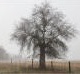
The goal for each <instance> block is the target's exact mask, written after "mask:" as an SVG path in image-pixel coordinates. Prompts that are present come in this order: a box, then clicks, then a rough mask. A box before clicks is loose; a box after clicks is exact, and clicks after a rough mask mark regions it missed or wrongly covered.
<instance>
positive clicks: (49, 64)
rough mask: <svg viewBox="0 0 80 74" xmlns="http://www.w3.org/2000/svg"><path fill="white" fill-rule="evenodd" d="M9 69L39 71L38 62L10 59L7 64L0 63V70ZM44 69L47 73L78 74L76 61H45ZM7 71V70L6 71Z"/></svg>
mask: <svg viewBox="0 0 80 74" xmlns="http://www.w3.org/2000/svg"><path fill="white" fill-rule="evenodd" d="M7 68H8V69H10V70H15V71H18V70H24V71H26V70H27V69H28V70H29V69H30V70H31V69H39V61H36V60H33V59H32V60H29V61H27V60H24V61H22V60H19V61H14V60H12V59H11V61H9V62H7V63H6V62H5V63H0V70H3V71H4V69H5V70H6V69H7ZM46 69H47V70H49V71H54V72H69V73H73V72H80V62H78V61H55V60H54V61H46ZM8 71H9V70H8Z"/></svg>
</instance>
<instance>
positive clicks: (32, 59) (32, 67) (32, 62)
mask: <svg viewBox="0 0 80 74" xmlns="http://www.w3.org/2000/svg"><path fill="white" fill-rule="evenodd" d="M32 68H33V59H32Z"/></svg>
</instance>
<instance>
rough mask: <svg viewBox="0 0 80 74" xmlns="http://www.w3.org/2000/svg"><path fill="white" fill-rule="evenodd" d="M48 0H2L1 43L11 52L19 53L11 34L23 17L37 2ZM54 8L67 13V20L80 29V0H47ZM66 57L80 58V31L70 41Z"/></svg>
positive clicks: (0, 19) (0, 7)
mask: <svg viewBox="0 0 80 74" xmlns="http://www.w3.org/2000/svg"><path fill="white" fill-rule="evenodd" d="M45 1H46V0H0V45H1V46H3V47H4V48H5V50H6V52H7V53H9V54H12V55H13V54H15V55H16V54H19V49H20V47H19V45H17V44H16V42H14V41H11V40H10V37H11V34H12V33H13V32H14V28H15V25H16V24H17V23H19V22H20V20H21V18H28V17H30V15H31V13H32V10H33V8H34V7H35V4H37V5H40V4H41V3H42V2H45ZM47 2H49V3H50V4H51V6H52V7H53V8H57V9H58V10H59V11H61V12H63V13H64V14H65V15H66V18H67V20H68V21H69V22H70V23H71V24H72V25H73V26H74V27H75V28H76V29H77V30H78V31H80V0H47ZM67 45H68V48H69V50H68V52H67V57H66V59H69V60H80V33H78V34H77V35H76V37H75V38H73V39H72V40H71V41H68V44H67Z"/></svg>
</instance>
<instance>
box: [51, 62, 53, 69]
mask: <svg viewBox="0 0 80 74" xmlns="http://www.w3.org/2000/svg"><path fill="white" fill-rule="evenodd" d="M51 69H53V62H52V61H51Z"/></svg>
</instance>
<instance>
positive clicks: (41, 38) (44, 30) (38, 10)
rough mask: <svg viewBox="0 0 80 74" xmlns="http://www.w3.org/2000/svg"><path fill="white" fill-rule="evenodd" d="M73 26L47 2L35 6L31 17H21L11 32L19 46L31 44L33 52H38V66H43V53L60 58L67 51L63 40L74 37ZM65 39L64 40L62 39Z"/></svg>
mask: <svg viewBox="0 0 80 74" xmlns="http://www.w3.org/2000/svg"><path fill="white" fill-rule="evenodd" d="M74 32H75V30H74V28H73V27H72V26H70V25H69V23H67V21H66V20H65V17H64V15H63V14H62V13H61V12H59V11H58V10H55V9H53V8H52V7H51V6H50V5H49V4H48V3H45V4H42V5H41V6H37V7H35V8H34V10H33V14H32V17H31V19H22V22H21V23H20V24H19V25H18V26H17V27H16V29H15V32H14V33H13V34H12V39H14V40H17V41H18V43H19V44H20V46H21V50H23V47H25V46H28V49H27V50H29V48H30V47H31V45H32V44H33V51H34V53H33V54H37V53H36V51H37V50H38V51H39V52H40V64H39V66H40V68H41V69H43V68H45V55H47V56H49V57H54V58H60V57H61V56H62V55H63V54H65V52H66V51H67V46H66V44H65V41H67V40H69V39H71V38H72V37H74V36H75V35H74ZM64 40H65V41H64Z"/></svg>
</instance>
